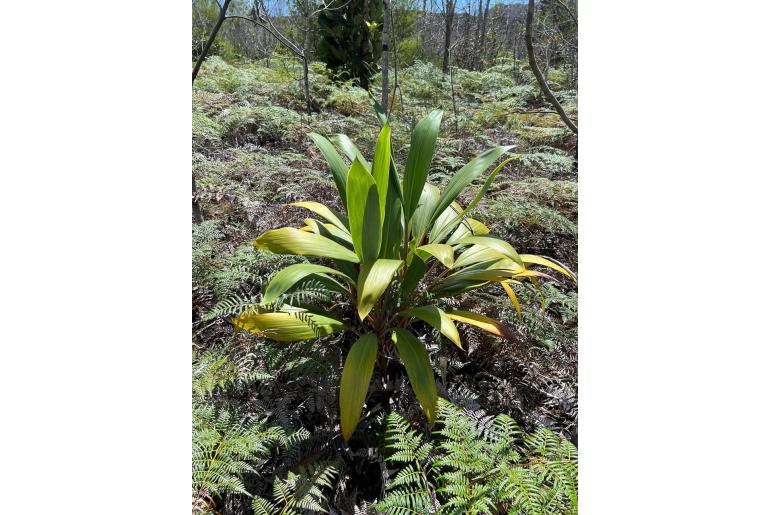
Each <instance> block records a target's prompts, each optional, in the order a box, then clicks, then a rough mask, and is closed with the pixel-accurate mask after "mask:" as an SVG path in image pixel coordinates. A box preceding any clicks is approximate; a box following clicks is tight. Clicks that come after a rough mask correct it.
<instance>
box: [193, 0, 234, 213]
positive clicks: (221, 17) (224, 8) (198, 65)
mask: <svg viewBox="0 0 770 515" xmlns="http://www.w3.org/2000/svg"><path fill="white" fill-rule="evenodd" d="M231 1H232V0H225V2H224V4H222V6H221V7H220V8H219V18H218V19H217V23H216V25H214V28H213V29H211V34H209V39H208V41H206V46H204V47H203V51H202V52H201V55H199V56H198V60H197V61H196V62H195V67H194V68H193V72H192V83H193V84H195V77H197V76H198V71H200V69H201V65H202V64H203V60H204V59H206V56H207V55H208V53H209V50H211V45H213V44H214V40H215V39H216V38H217V34H218V33H219V29H220V28H222V24H223V23H224V22H225V17H226V16H227V8H228V7H230V2H231ZM196 191H197V189H196V187H195V175H193V176H192V192H193V197H192V211H193V219H194V220H195V223H198V224H199V223H201V222H202V221H203V212H202V211H201V206H200V204H198V199H197V198H196V197H195V194H196Z"/></svg>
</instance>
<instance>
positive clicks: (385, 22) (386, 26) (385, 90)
mask: <svg viewBox="0 0 770 515" xmlns="http://www.w3.org/2000/svg"><path fill="white" fill-rule="evenodd" d="M389 32H390V2H389V1H388V0H382V102H381V105H382V108H383V109H384V110H385V115H387V114H388V112H389V109H388V95H389V93H390V89H389V84H388V34H389Z"/></svg>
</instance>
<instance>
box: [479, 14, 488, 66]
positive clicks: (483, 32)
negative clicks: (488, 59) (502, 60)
mask: <svg viewBox="0 0 770 515" xmlns="http://www.w3.org/2000/svg"><path fill="white" fill-rule="evenodd" d="M487 20H489V0H487V5H486V7H485V8H484V17H483V18H482V20H481V41H480V42H479V56H478V65H479V70H483V69H484V58H485V56H486V52H487Z"/></svg>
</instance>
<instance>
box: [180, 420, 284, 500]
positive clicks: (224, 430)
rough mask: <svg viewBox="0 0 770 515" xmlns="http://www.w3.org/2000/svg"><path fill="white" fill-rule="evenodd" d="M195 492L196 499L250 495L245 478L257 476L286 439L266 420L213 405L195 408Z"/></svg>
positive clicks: (281, 431) (193, 488)
mask: <svg viewBox="0 0 770 515" xmlns="http://www.w3.org/2000/svg"><path fill="white" fill-rule="evenodd" d="M192 432H193V437H192V491H193V497H194V498H209V499H211V498H213V497H221V496H222V495H223V494H224V493H226V492H234V493H241V494H244V495H250V494H249V493H248V492H247V491H246V487H245V486H244V484H243V475H244V474H246V473H253V474H257V473H258V470H257V468H256V466H255V464H260V463H264V461H265V460H266V458H267V457H268V455H269V454H270V450H271V449H272V448H273V447H275V446H276V445H277V444H279V443H280V442H281V441H283V440H284V439H285V435H284V432H283V430H282V429H281V428H278V427H269V428H268V427H266V426H265V422H264V420H254V419H250V418H247V417H244V418H239V417H236V416H234V415H232V414H231V413H230V412H229V411H227V410H224V409H222V410H218V411H217V410H216V409H215V408H214V407H213V406H211V405H197V406H195V407H194V408H193V425H192Z"/></svg>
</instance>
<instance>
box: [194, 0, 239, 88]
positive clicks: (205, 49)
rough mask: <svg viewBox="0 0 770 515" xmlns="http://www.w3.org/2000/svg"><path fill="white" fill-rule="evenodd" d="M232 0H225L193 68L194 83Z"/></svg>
mask: <svg viewBox="0 0 770 515" xmlns="http://www.w3.org/2000/svg"><path fill="white" fill-rule="evenodd" d="M231 1H232V0H225V3H224V4H222V7H220V8H219V18H218V19H217V24H216V25H214V28H213V29H212V30H211V34H209V39H208V41H206V46H204V47H203V51H202V52H201V55H199V56H198V61H196V63H195V68H193V72H192V81H193V83H195V77H197V76H198V71H199V70H200V69H201V65H202V64H203V60H204V59H205V58H206V56H207V55H208V53H209V50H211V45H213V44H214V40H215V39H217V34H218V33H219V29H220V28H221V27H222V24H223V23H224V22H225V16H227V8H228V7H230V2H231Z"/></svg>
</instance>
